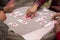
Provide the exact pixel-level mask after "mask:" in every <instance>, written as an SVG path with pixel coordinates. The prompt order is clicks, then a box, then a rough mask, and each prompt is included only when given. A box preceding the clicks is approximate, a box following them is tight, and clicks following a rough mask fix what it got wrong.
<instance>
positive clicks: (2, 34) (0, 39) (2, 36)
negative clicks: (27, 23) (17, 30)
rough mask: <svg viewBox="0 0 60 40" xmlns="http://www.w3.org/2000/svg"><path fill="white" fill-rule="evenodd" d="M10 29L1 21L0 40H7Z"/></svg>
mask: <svg viewBox="0 0 60 40" xmlns="http://www.w3.org/2000/svg"><path fill="white" fill-rule="evenodd" d="M8 29H9V28H8V26H7V25H6V24H5V23H4V22H2V21H0V40H6V38H7V35H8Z"/></svg>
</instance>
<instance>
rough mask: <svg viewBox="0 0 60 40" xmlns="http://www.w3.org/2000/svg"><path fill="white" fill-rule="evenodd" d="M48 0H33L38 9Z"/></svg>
mask: <svg viewBox="0 0 60 40" xmlns="http://www.w3.org/2000/svg"><path fill="white" fill-rule="evenodd" d="M48 1H49V0H35V1H34V4H37V5H38V8H39V7H40V6H41V5H43V4H44V3H45V2H48Z"/></svg>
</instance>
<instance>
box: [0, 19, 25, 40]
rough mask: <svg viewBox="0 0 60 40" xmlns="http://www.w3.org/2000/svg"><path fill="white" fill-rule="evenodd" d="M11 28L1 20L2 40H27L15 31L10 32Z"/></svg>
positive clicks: (0, 39) (0, 37)
mask: <svg viewBox="0 0 60 40" xmlns="http://www.w3.org/2000/svg"><path fill="white" fill-rule="evenodd" d="M8 29H9V27H8V26H7V25H6V24H5V23H4V22H3V21H1V20H0V40H25V39H24V38H23V37H22V36H20V35H18V34H16V33H15V32H13V31H8Z"/></svg>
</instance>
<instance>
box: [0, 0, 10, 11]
mask: <svg viewBox="0 0 60 40" xmlns="http://www.w3.org/2000/svg"><path fill="white" fill-rule="evenodd" d="M9 1H10V0H0V10H2V9H3V7H4V6H5V5H6V4H7V3H8V2H9Z"/></svg>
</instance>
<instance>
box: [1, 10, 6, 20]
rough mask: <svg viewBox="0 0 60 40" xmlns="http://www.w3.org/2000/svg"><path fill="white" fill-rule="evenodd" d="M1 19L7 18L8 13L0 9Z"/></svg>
mask: <svg viewBox="0 0 60 40" xmlns="http://www.w3.org/2000/svg"><path fill="white" fill-rule="evenodd" d="M0 20H2V21H5V20H6V14H5V13H4V12H3V11H0Z"/></svg>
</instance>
